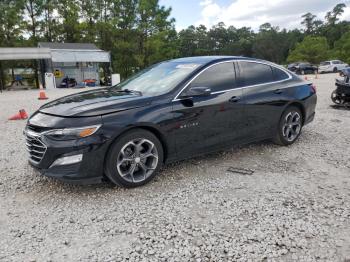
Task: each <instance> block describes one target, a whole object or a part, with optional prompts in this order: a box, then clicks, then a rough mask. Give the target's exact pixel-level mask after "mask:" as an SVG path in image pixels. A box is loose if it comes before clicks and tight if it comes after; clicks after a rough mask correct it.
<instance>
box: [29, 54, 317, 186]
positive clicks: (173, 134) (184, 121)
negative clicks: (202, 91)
mask: <svg viewBox="0 0 350 262" xmlns="http://www.w3.org/2000/svg"><path fill="white" fill-rule="evenodd" d="M205 59H207V60H208V62H207V63H205V64H204V65H203V66H202V67H200V68H198V70H196V71H195V72H193V73H192V74H191V75H189V76H188V77H187V78H186V79H184V80H183V81H182V82H181V83H180V84H179V85H178V86H177V87H176V88H175V89H174V90H172V91H171V92H169V93H167V94H164V95H160V96H157V97H146V96H145V97H143V96H138V95H135V94H123V95H122V94H119V93H113V92H110V91H109V90H105V89H103V90H102V91H96V93H94V92H91V91H89V92H85V93H83V94H82V95H81V96H79V94H76V95H73V96H70V97H65V98H62V99H59V100H56V101H53V102H51V103H49V104H47V105H45V106H44V107H43V108H41V109H39V111H37V112H36V113H35V114H34V115H33V116H31V118H30V119H29V121H28V128H34V129H35V128H38V130H36V132H37V133H39V134H40V132H42V131H45V130H47V129H53V128H66V127H82V126H89V125H95V124H96V123H97V124H100V125H101V128H100V129H99V130H98V131H97V132H96V133H94V134H93V135H91V136H90V137H88V138H83V139H78V140H72V141H53V140H49V139H47V138H43V139H44V141H43V142H44V143H45V144H46V145H47V151H46V154H45V156H44V158H43V159H42V161H41V162H39V163H31V164H32V165H33V166H35V167H36V168H38V169H40V170H41V171H42V172H43V173H44V174H45V175H47V176H51V177H55V178H57V179H61V180H64V181H71V182H79V183H80V182H81V181H88V182H87V183H90V182H98V181H101V180H102V179H103V174H104V163H105V159H106V155H107V154H108V152H109V149H110V148H111V146H112V145H113V143H114V142H115V141H117V140H118V138H119V137H120V136H121V135H123V134H125V133H126V132H128V131H129V130H131V129H134V128H143V129H146V130H149V131H151V132H153V133H154V134H155V135H156V136H157V137H158V138H159V140H160V141H161V143H162V145H163V147H164V151H165V157H164V159H165V162H166V163H170V162H174V161H178V160H182V159H186V158H189V157H193V156H196V155H200V154H203V153H208V152H212V151H216V150H220V149H224V148H229V147H231V146H232V145H234V144H244V143H249V142H253V141H258V140H261V139H267V138H271V137H273V136H274V135H275V132H276V127H277V125H278V121H279V119H280V117H281V115H282V113H283V112H284V110H285V109H286V108H287V107H288V105H291V104H296V105H298V106H300V107H301V109H302V111H303V114H304V115H305V123H308V122H310V121H312V119H313V117H314V114H315V105H316V95H315V94H314V93H312V92H311V91H310V90H311V88H310V86H309V84H308V83H307V82H305V81H303V80H302V79H300V78H299V77H297V76H295V75H293V74H291V73H288V72H287V71H286V72H287V73H288V75H289V76H290V77H289V78H288V79H286V80H283V81H274V82H273V83H267V84H263V85H256V86H246V87H238V86H236V84H235V83H233V85H232V88H229V89H227V90H226V89H225V90H221V91H216V92H212V93H211V94H210V95H208V96H201V97H181V94H182V93H183V92H185V91H186V89H187V88H188V86H189V84H190V83H191V81H193V80H194V79H195V78H196V77H197V76H198V75H200V74H201V73H202V72H204V71H205V70H206V69H207V68H209V67H211V66H214V65H216V64H219V63H237V61H239V60H243V61H244V60H249V61H252V62H254V61H258V62H259V61H260V60H255V59H245V58H239V59H238V58H232V57H225V58H212V59H209V58H205ZM264 63H267V64H269V65H271V66H276V67H277V65H274V64H272V63H268V62H266V61H265V62H264ZM237 68H238V67H237ZM237 68H236V69H235V70H236V71H234V74H236V73H237ZM284 70H285V69H284ZM70 106H71V107H72V109H70V108H69V107H70ZM60 112H61V113H60ZM95 112H96V114H97V113H98V114H99V115H95ZM56 114H57V115H56ZM59 114H62V116H59ZM39 129H40V130H39ZM80 153H81V154H83V155H84V157H83V161H82V162H81V163H78V164H73V165H69V166H60V167H51V165H52V163H53V162H54V161H55V159H57V158H60V157H64V156H71V155H74V154H80Z"/></svg>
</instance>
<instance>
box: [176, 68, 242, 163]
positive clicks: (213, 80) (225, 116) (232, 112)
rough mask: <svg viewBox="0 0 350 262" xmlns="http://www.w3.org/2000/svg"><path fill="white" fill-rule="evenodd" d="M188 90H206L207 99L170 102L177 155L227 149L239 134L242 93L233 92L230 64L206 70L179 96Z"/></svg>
mask: <svg viewBox="0 0 350 262" xmlns="http://www.w3.org/2000/svg"><path fill="white" fill-rule="evenodd" d="M191 87H208V88H210V89H211V95H209V96H202V97H192V98H187V99H182V98H181V94H180V95H179V96H178V98H177V99H175V100H174V101H173V112H174V115H175V121H176V123H177V130H176V131H175V132H176V135H175V137H177V139H176V144H177V151H178V154H179V155H180V157H183V158H185V157H187V156H188V155H192V154H193V153H202V152H207V151H208V150H210V149H216V148H219V147H222V146H224V145H229V144H230V143H231V141H233V140H234V139H235V138H237V137H239V136H240V135H241V130H242V129H241V128H240V127H239V125H240V124H241V122H242V118H243V115H242V112H243V104H242V103H241V100H240V99H241V97H242V90H241V89H236V87H237V85H236V74H235V68H234V63H233V62H223V63H219V64H216V65H213V66H210V67H209V68H207V69H206V70H204V71H203V72H202V73H201V74H199V75H198V76H197V77H196V78H195V79H193V81H192V82H191V83H190V84H189V85H188V86H187V87H186V88H185V90H183V92H185V91H186V90H187V89H189V88H191ZM233 126H234V128H233Z"/></svg>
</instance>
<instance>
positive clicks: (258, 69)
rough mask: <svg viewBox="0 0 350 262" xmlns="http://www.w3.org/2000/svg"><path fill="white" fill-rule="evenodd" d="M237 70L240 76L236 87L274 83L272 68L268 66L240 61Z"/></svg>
mask: <svg viewBox="0 0 350 262" xmlns="http://www.w3.org/2000/svg"><path fill="white" fill-rule="evenodd" d="M239 68H240V74H239V79H238V85H239V86H240V87H242V86H252V85H259V84H264V83H269V82H273V81H275V80H274V75H273V73H272V68H271V66H269V65H266V64H261V63H256V62H245V61H241V62H239Z"/></svg>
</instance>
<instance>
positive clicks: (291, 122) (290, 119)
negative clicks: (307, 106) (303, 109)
mask: <svg viewBox="0 0 350 262" xmlns="http://www.w3.org/2000/svg"><path fill="white" fill-rule="evenodd" d="M301 126H302V123H301V116H300V114H299V113H298V112H296V111H291V112H289V113H288V114H287V115H286V117H285V119H284V124H283V127H282V134H283V137H284V138H285V139H286V140H287V141H288V142H293V141H294V140H295V139H296V138H297V137H298V135H299V134H300V131H301Z"/></svg>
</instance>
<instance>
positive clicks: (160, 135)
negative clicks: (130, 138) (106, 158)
mask: <svg viewBox="0 0 350 262" xmlns="http://www.w3.org/2000/svg"><path fill="white" fill-rule="evenodd" d="M135 129H143V130H146V131H148V132H151V133H152V134H153V135H155V136H156V137H157V138H158V140H159V142H160V143H161V145H162V147H163V153H164V157H163V162H164V163H165V162H166V159H167V158H168V143H167V141H166V138H165V135H164V134H163V133H162V132H161V131H160V130H158V129H157V128H156V127H154V126H150V125H146V124H139V125H132V126H129V127H128V128H126V129H125V130H123V131H122V132H121V133H120V134H118V135H117V136H116V137H114V138H113V140H112V142H111V143H110V145H109V147H108V150H107V152H108V151H109V150H110V149H111V147H112V146H113V144H114V143H115V141H116V140H117V139H118V138H119V137H121V136H122V135H124V134H126V133H128V132H130V131H132V130H135Z"/></svg>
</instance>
